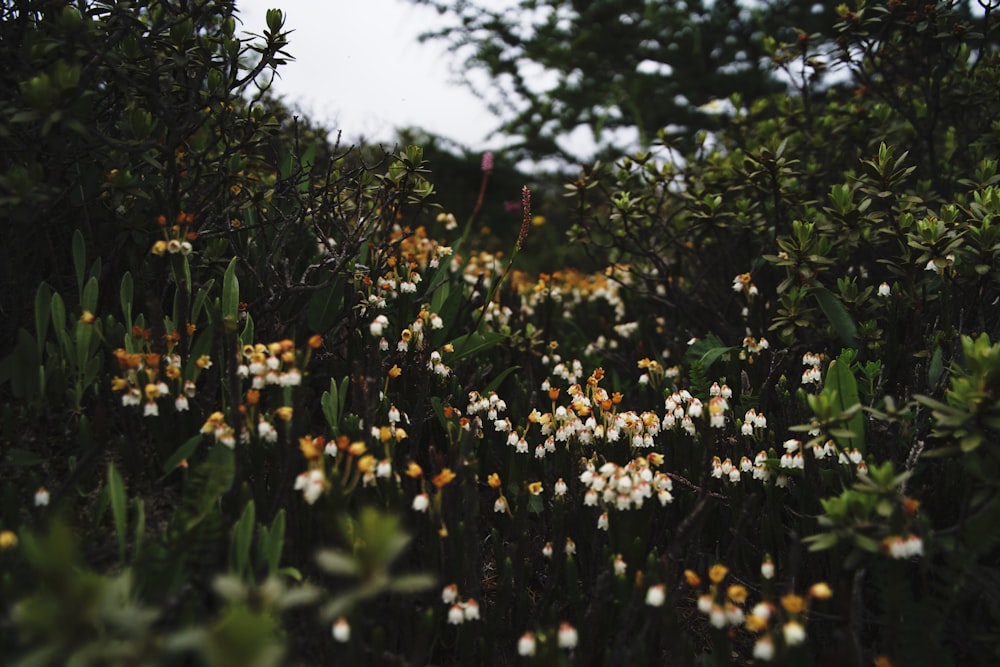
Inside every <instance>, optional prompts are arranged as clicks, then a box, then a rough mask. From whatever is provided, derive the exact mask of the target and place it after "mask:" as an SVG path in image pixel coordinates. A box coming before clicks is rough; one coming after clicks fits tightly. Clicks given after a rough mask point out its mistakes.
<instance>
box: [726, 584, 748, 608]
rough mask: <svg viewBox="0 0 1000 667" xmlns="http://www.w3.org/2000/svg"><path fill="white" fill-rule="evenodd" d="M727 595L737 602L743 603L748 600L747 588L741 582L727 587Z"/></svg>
mask: <svg viewBox="0 0 1000 667" xmlns="http://www.w3.org/2000/svg"><path fill="white" fill-rule="evenodd" d="M726 597H728V598H729V599H730V600H732V601H733V602H735V603H736V604H743V603H744V602H746V601H747V589H746V588H745V587H744V586H741V585H739V584H733V585H732V586H730V587H729V588H728V589H726Z"/></svg>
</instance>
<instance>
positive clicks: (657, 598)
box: [646, 584, 667, 607]
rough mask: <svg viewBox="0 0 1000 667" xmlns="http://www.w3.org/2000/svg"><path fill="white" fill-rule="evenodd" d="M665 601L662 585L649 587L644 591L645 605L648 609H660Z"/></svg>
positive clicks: (665, 591) (664, 588) (664, 590)
mask: <svg viewBox="0 0 1000 667" xmlns="http://www.w3.org/2000/svg"><path fill="white" fill-rule="evenodd" d="M666 600H667V590H666V587H665V586H664V585H663V584H656V585H654V586H650V587H649V590H647V591H646V604H647V605H649V606H650V607H662V606H663V603H664V602H666Z"/></svg>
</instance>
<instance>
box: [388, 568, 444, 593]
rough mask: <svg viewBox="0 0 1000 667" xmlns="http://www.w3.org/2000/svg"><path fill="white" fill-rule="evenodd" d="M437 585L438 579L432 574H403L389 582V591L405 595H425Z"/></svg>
mask: <svg viewBox="0 0 1000 667" xmlns="http://www.w3.org/2000/svg"><path fill="white" fill-rule="evenodd" d="M436 585H437V579H436V578H435V577H434V575H432V574H426V573H417V574H403V575H400V576H398V577H394V578H393V579H392V581H390V582H389V591H390V592H392V593H403V594H410V593H423V592H424V591H427V590H430V589H432V588H434V587H435V586H436Z"/></svg>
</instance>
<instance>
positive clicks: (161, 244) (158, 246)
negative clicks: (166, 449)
mask: <svg viewBox="0 0 1000 667" xmlns="http://www.w3.org/2000/svg"><path fill="white" fill-rule="evenodd" d="M149 251H150V252H151V253H153V254H154V255H159V256H160V257H162V256H163V255H165V254H166V252H167V242H166V241H164V240H162V239H160V240H159V241H157V242H156V243H154V244H153V247H152V248H150V250H149Z"/></svg>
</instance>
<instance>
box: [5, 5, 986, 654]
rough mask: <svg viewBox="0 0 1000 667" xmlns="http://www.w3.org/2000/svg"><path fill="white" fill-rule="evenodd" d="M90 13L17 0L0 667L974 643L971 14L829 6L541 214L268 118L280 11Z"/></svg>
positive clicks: (8, 192)
mask: <svg viewBox="0 0 1000 667" xmlns="http://www.w3.org/2000/svg"><path fill="white" fill-rule="evenodd" d="M43 4H45V3H43ZM80 4H81V7H80V8H76V7H73V6H66V7H62V8H55V7H54V6H49V5H48V4H46V5H45V7H44V8H42V7H41V5H39V8H38V9H37V11H32V12H28V11H27V10H25V9H24V8H17V7H10V6H8V7H5V8H4V9H3V11H4V12H5V14H7V15H6V16H4V22H3V31H4V36H5V43H6V44H8V45H14V46H4V48H11V49H15V48H16V50H17V53H20V54H22V55H23V60H24V62H25V63H27V64H26V65H25V68H26V70H25V71H27V72H28V74H23V72H22V75H23V76H24V79H23V80H20V81H18V82H17V83H16V84H14V85H12V86H8V87H7V88H8V89H9V90H12V91H15V92H12V93H9V94H8V93H5V96H4V101H3V105H0V116H2V118H0V120H2V127H3V131H4V134H5V136H6V137H7V140H8V142H9V144H10V146H11V148H10V152H11V154H13V155H16V156H17V159H14V160H11V159H7V158H5V162H4V165H3V169H4V171H3V174H2V178H0V185H2V186H3V193H4V194H3V198H2V202H0V203H2V206H3V207H4V210H5V212H6V217H7V218H8V220H9V224H8V225H7V229H8V230H9V232H10V234H11V236H10V237H9V239H8V243H7V244H6V245H7V246H8V248H9V249H8V250H5V251H4V253H5V255H4V259H5V260H7V262H6V263H7V264H8V267H9V268H8V269H7V271H8V272H9V274H10V276H12V277H11V278H10V279H9V280H11V281H13V282H12V284H14V285H16V286H17V288H18V290H19V291H18V290H11V294H10V295H8V296H5V297H4V298H5V301H4V302H3V308H4V309H5V312H9V313H12V314H13V315H14V318H13V324H7V325H5V327H6V328H5V329H4V330H3V334H4V336H5V338H4V340H5V342H6V343H7V346H6V347H7V349H8V350H9V351H10V353H9V355H8V356H6V357H5V358H4V360H3V362H2V365H0V397H2V401H0V403H2V407H0V475H2V478H3V479H4V480H5V482H4V484H3V490H2V494H3V505H2V510H0V565H2V568H0V599H2V600H3V601H4V602H3V608H2V609H0V614H2V616H0V627H2V628H3V632H2V633H0V637H2V638H0V649H2V650H3V652H4V655H6V656H7V659H8V660H9V664H16V665H25V666H27V665H64V664H65V665H139V664H142V665H145V664H156V665H161V664H162V665H190V664H198V665H213V666H214V665H218V666H226V667H228V666H233V667H246V666H248V665H260V666H265V665H279V664H281V665H283V664H304V665H317V664H344V665H356V664H379V665H382V664H384V665H429V664H442V665H445V664H446V665H452V664H455V665H457V664H462V665H466V664H468V665H473V664H474V665H483V664H492V665H509V664H539V665H559V664H566V665H604V664H607V665H612V664H615V665H617V664H637V665H646V664H650V665H653V664H656V665H660V664H665V665H696V664H697V665H729V664H734V665H747V664H764V663H768V664H783V665H871V664H876V665H879V666H882V667H885V666H888V665H899V666H907V665H950V664H982V665H986V664H991V661H992V660H993V659H995V656H996V655H997V654H998V651H1000V632H998V628H1000V565H998V563H1000V561H998V558H1000V532H998V531H997V529H996V526H997V525H998V522H1000V487H998V481H997V480H998V479H1000V475H998V472H1000V439H998V432H1000V343H998V342H997V339H998V336H1000V308H998V307H997V301H998V299H1000V225H998V222H997V219H996V218H994V217H993V216H1000V173H998V164H1000V162H998V147H1000V126H998V123H997V121H996V118H1000V99H998V98H997V96H996V90H997V85H996V84H997V82H998V81H1000V61H998V59H997V57H996V55H995V41H994V40H995V38H996V35H995V31H996V24H995V21H994V19H993V15H992V13H991V12H990V11H989V10H987V11H986V13H985V16H981V17H980V19H979V22H978V23H974V24H973V23H970V22H969V20H968V19H967V17H966V15H965V14H963V13H962V12H960V11H959V7H958V3H953V2H939V3H937V4H925V3H914V2H907V1H905V0H892V1H891V2H889V3H878V2H869V3H861V4H860V6H859V7H857V8H855V9H854V10H849V9H847V8H846V7H842V8H841V9H840V10H839V17H840V20H839V22H838V23H837V25H836V28H835V30H836V35H837V38H836V41H835V43H833V44H829V43H826V42H823V41H820V40H818V39H816V38H815V37H812V36H809V35H805V34H803V35H801V36H800V38H799V39H798V40H797V41H796V42H795V43H790V44H780V43H777V42H773V41H772V42H769V49H770V55H771V57H772V59H773V61H774V63H775V67H777V68H783V69H784V70H786V72H787V73H788V76H789V78H790V81H791V82H792V85H793V87H794V88H795V91H794V92H793V94H789V95H782V96H780V97H776V98H766V99H761V100H756V101H753V102H752V103H749V104H745V103H744V102H743V101H741V100H739V99H735V100H731V102H732V108H733V109H734V111H733V112H732V113H730V114H728V115H726V116H723V117H720V127H719V130H718V132H717V133H715V134H714V135H713V136H712V137H711V138H709V137H708V136H703V137H700V138H699V141H698V142H697V143H696V144H694V145H678V144H675V143H673V142H672V140H671V137H670V135H669V134H668V133H666V132H664V133H661V135H660V137H659V139H658V142H657V144H656V146H653V147H651V148H650V149H649V150H648V151H645V152H643V153H641V154H638V155H633V156H629V157H624V156H623V157H622V159H621V160H619V161H616V162H615V163H613V164H603V165H602V164H595V165H589V166H587V167H585V168H584V169H582V170H581V171H580V173H579V174H578V175H577V176H575V177H571V178H570V179H568V182H567V183H566V184H565V185H564V186H561V187H562V190H561V192H559V193H558V194H559V195H560V198H561V199H562V204H561V206H559V209H558V210H556V208H555V206H556V205H555V204H552V201H553V200H554V199H555V198H554V197H553V196H551V192H549V193H547V198H546V202H547V203H546V204H545V205H546V207H547V208H546V211H545V214H546V215H545V218H541V217H540V216H539V215H538V211H533V210H532V208H533V207H532V203H533V199H535V201H536V202H537V201H538V200H539V199H540V192H541V191H542V190H544V188H545V187H547V186H545V185H544V184H543V185H538V186H536V185H534V184H530V183H529V185H527V186H525V187H524V188H523V189H522V190H521V191H520V192H514V193H502V197H503V198H504V199H507V200H515V201H516V200H518V199H519V200H520V205H519V206H513V207H508V208H510V209H511V210H509V211H507V212H505V213H503V214H500V213H496V212H492V213H491V212H488V211H484V210H483V207H482V204H483V201H484V197H485V196H486V194H487V193H489V192H490V191H491V187H493V185H492V183H491V177H492V176H493V173H494V170H495V169H496V168H497V164H496V162H497V161H498V160H500V159H501V158H500V156H493V155H490V154H487V155H484V156H483V157H482V161H481V164H471V165H469V167H468V168H469V169H470V170H474V171H476V173H477V174H478V177H479V178H480V179H481V185H480V189H479V192H478V201H476V200H475V199H474V198H475V196H476V193H471V197H470V198H469V201H470V202H472V201H475V203H470V205H469V206H468V207H467V209H466V210H458V209H453V210H452V209H449V208H446V207H444V206H443V205H441V204H440V202H441V201H442V200H443V197H442V196H441V195H439V194H438V191H437V188H436V185H435V184H434V177H433V167H434V165H433V163H432V164H428V163H427V161H425V159H424V153H423V151H422V149H421V148H419V147H416V146H408V147H405V148H402V149H396V150H394V151H391V152H388V153H382V152H380V151H377V150H374V149H371V148H364V147H362V148H344V147H342V146H340V145H339V143H337V142H332V143H331V142H330V141H329V140H327V138H326V136H325V134H324V133H323V132H322V130H321V129H319V128H316V127H313V126H311V125H310V124H309V123H308V121H305V120H298V119H295V118H293V117H292V116H291V115H290V114H289V113H288V112H287V110H285V109H284V108H283V107H282V106H281V104H280V103H278V102H276V101H274V100H273V99H271V98H270V97H269V96H268V95H267V85H266V83H262V82H261V80H262V79H266V76H264V75H265V74H266V73H267V71H268V70H269V69H273V68H275V67H278V66H280V64H281V62H282V61H283V59H284V58H285V57H287V54H286V53H285V48H286V46H287V44H286V38H287V36H286V34H285V33H284V32H283V24H282V15H281V12H279V11H276V10H275V11H272V12H270V13H269V14H268V20H267V23H268V25H267V30H265V31H263V32H262V34H261V35H258V36H254V37H247V36H243V37H240V36H238V35H237V34H236V32H235V28H234V23H233V17H232V16H223V17H219V16H218V15H217V14H214V13H213V14H208V13H200V12H198V11H194V10H191V9H190V8H187V5H185V4H184V3H173V2H158V1H155V0H150V1H149V2H140V3H137V4H138V5H141V7H142V11H141V12H138V13H136V10H135V9H134V8H129V7H126V6H124V5H125V4H127V3H119V4H118V5H114V6H112V5H106V4H104V3H80ZM109 40H110V41H109ZM248 63H253V64H248ZM833 63H837V64H838V66H839V67H841V68H843V72H844V73H845V76H848V77H849V78H850V81H849V83H848V84H846V85H843V86H835V87H829V88H821V87H820V86H819V83H818V81H819V77H818V76H814V74H817V73H818V72H819V71H820V70H821V69H823V68H826V67H829V66H832V64H833ZM7 76H13V77H17V76H18V72H17V71H16V70H15V71H13V73H11V74H8V75H7ZM95 104H97V106H96V107H95V106H93V105H95ZM84 109H94V110H92V111H86V112H85V111H84ZM463 201H464V200H463ZM536 207H537V204H536ZM515 209H516V210H515ZM489 215H492V216H493V217H492V218H491V219H490V224H491V227H492V234H493V235H494V236H495V237H496V238H498V239H500V240H501V242H503V243H506V249H505V250H504V251H495V250H493V251H487V250H484V249H482V247H481V246H477V242H478V241H479V239H480V238H481V234H480V233H479V230H480V228H481V227H482V225H483V217H484V216H489ZM546 219H547V220H548V222H546ZM558 221H563V222H564V223H565V224H564V227H565V232H566V237H565V240H564V241H562V243H566V244H571V245H572V246H573V247H577V248H580V249H582V250H583V251H585V252H586V255H587V256H588V258H589V264H590V265H591V266H598V267H602V268H600V269H599V270H596V271H590V270H586V271H583V270H577V269H574V268H572V267H564V266H558V265H552V266H551V268H549V269H548V270H547V271H545V272H534V271H533V272H528V271H525V270H524V269H523V267H522V265H523V264H524V263H525V262H526V261H527V260H529V259H530V263H531V265H533V266H538V265H541V266H545V263H546V262H547V261H552V258H553V257H556V256H557V253H556V252H555V251H554V249H553V248H552V247H551V245H552V243H551V238H552V237H551V236H547V235H549V234H551V227H552V226H553V225H557V224H562V223H560V222H558ZM15 239H23V242H22V241H15ZM16 247H20V248H21V249H20V250H11V249H10V248H16Z"/></svg>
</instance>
